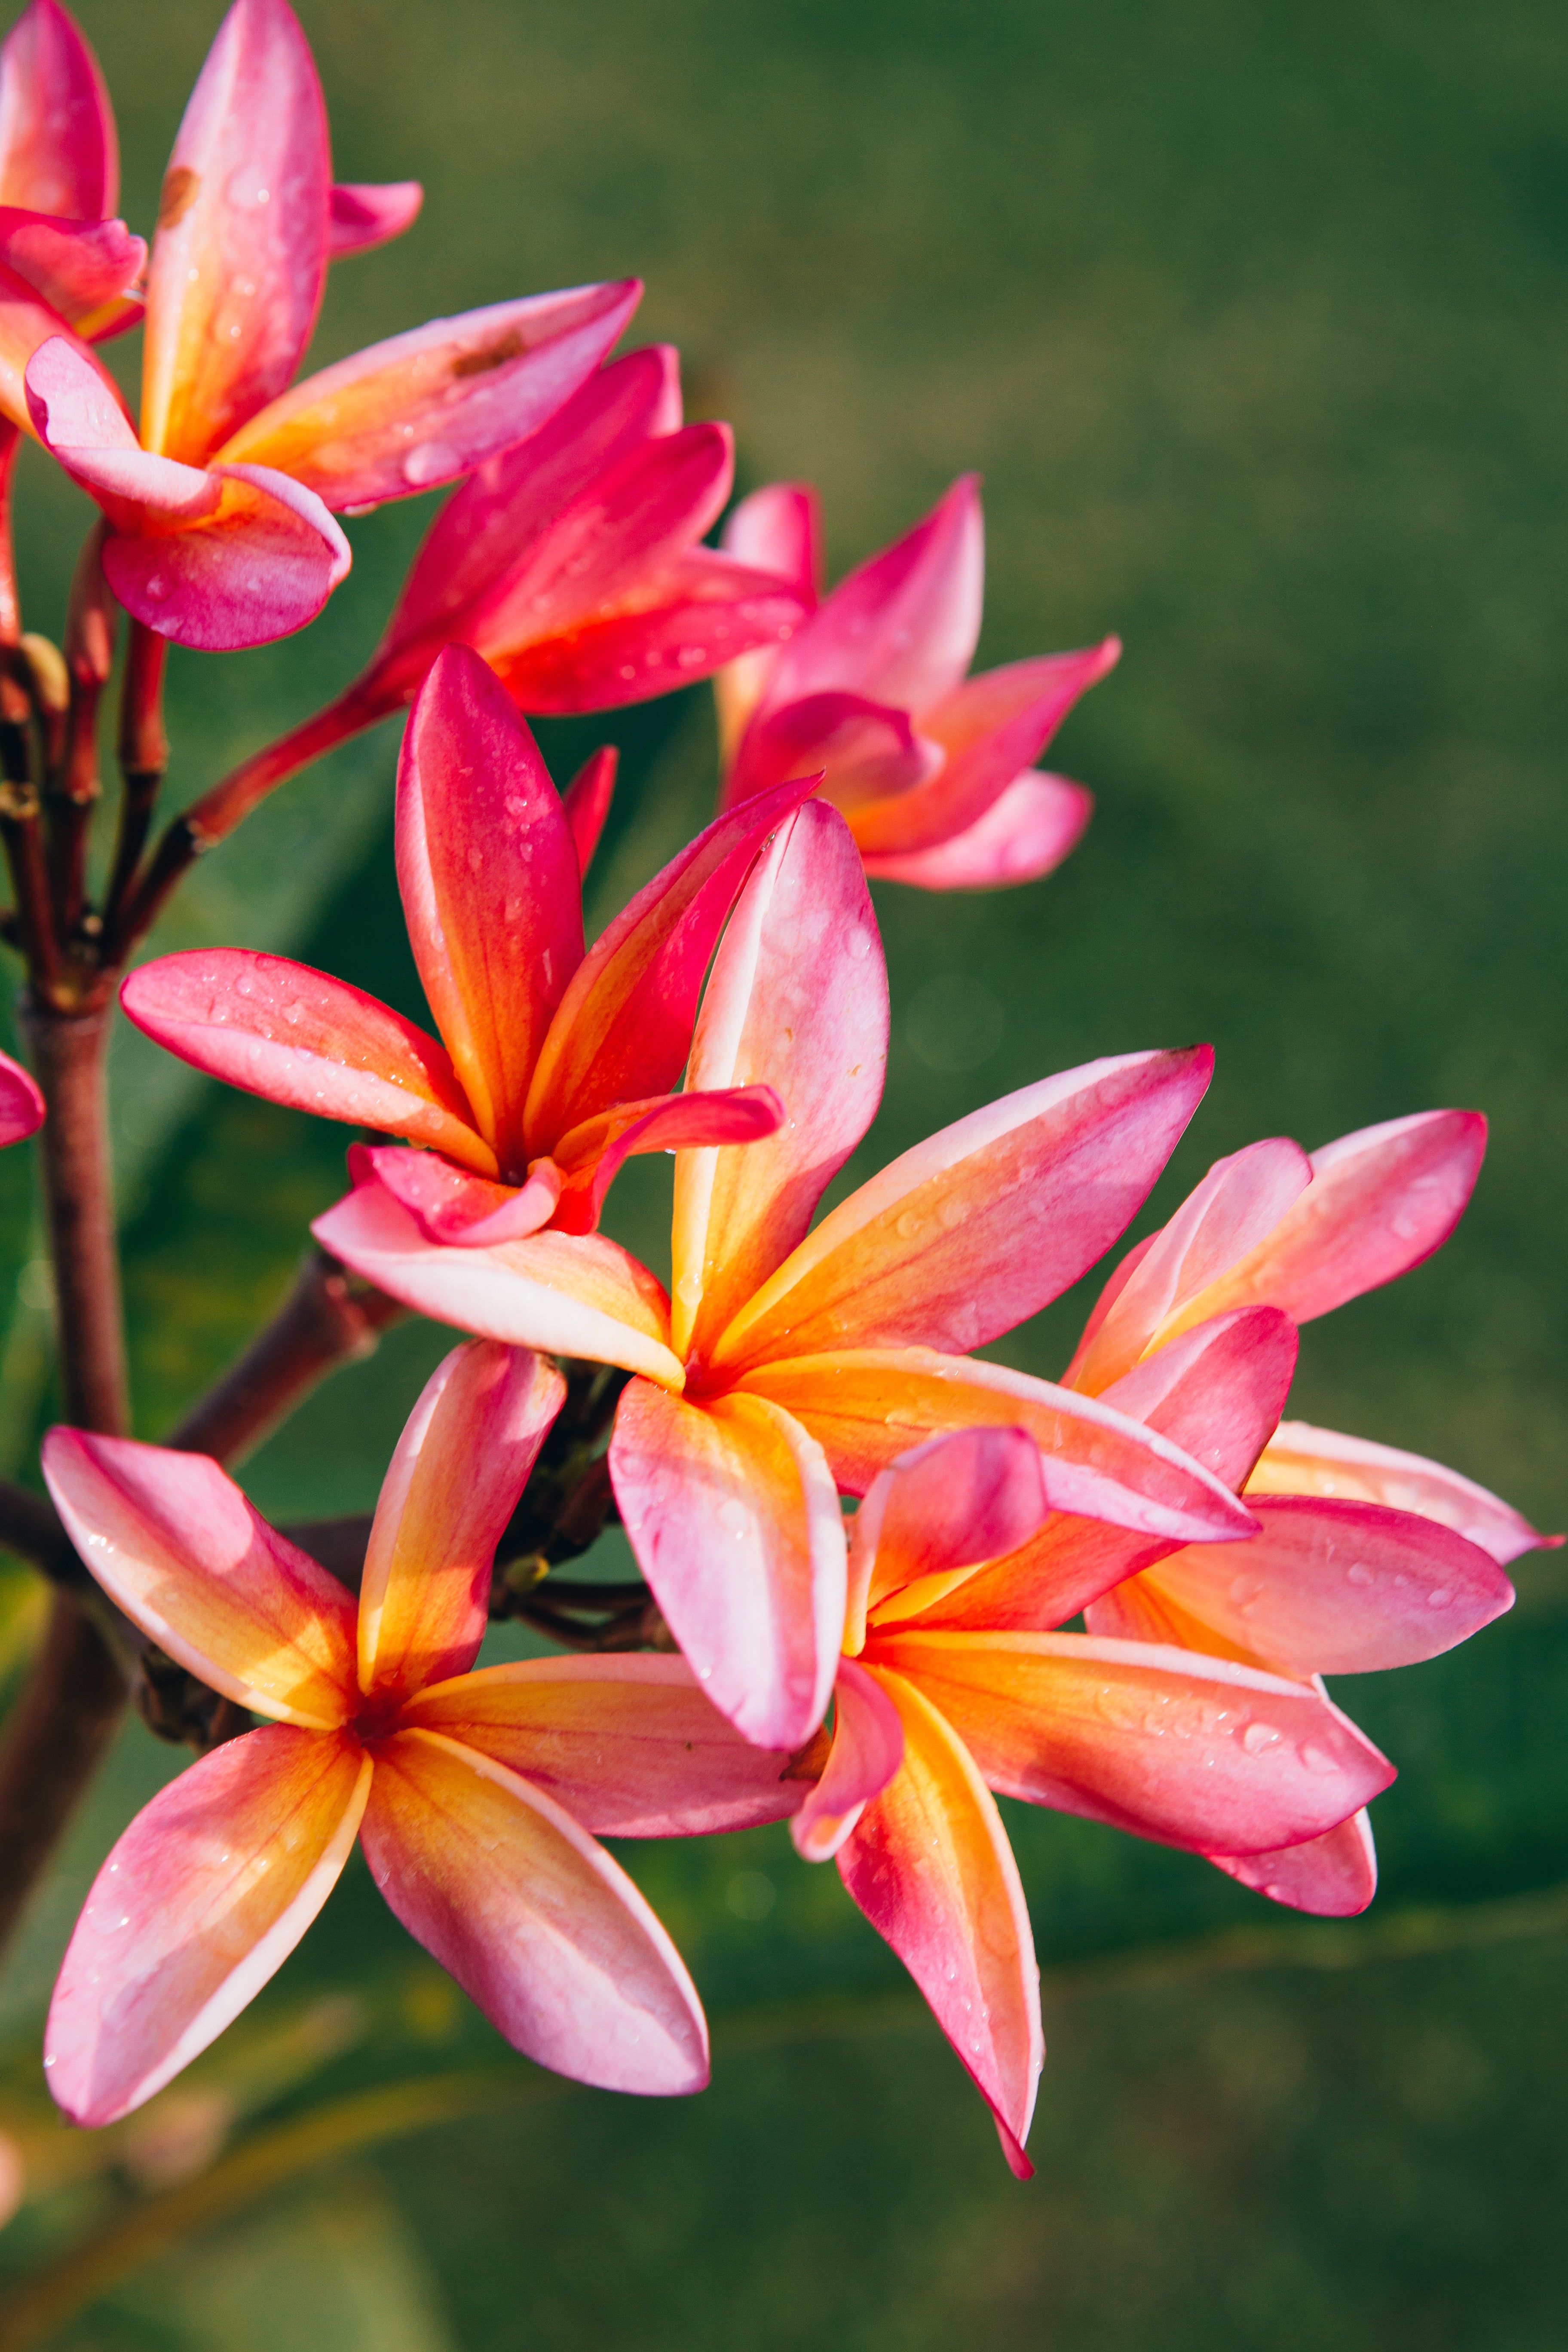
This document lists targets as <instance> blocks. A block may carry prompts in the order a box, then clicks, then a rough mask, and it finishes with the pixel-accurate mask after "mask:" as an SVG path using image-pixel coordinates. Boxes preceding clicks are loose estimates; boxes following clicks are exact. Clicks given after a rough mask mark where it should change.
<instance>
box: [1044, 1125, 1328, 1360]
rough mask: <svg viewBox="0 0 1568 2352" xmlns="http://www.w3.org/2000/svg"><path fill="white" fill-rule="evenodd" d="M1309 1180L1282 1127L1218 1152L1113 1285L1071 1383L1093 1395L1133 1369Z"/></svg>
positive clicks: (1305, 1161)
mask: <svg viewBox="0 0 1568 2352" xmlns="http://www.w3.org/2000/svg"><path fill="white" fill-rule="evenodd" d="M1311 1181H1312V1167H1311V1162H1310V1160H1309V1159H1308V1158H1307V1155H1306V1153H1305V1152H1304V1151H1303V1150H1302V1149H1301V1147H1300V1144H1299V1143H1292V1142H1291V1141H1290V1140H1289V1138H1288V1137H1286V1136H1282V1135H1277V1136H1272V1137H1270V1138H1269V1139H1268V1141H1267V1142H1264V1143H1253V1144H1249V1145H1248V1146H1247V1150H1245V1151H1236V1152H1232V1154H1231V1155H1230V1157H1229V1158H1228V1159H1227V1160H1215V1164H1214V1166H1213V1167H1212V1168H1211V1169H1210V1170H1209V1171H1208V1174H1207V1175H1206V1176H1205V1178H1204V1181H1203V1182H1202V1183H1201V1184H1200V1185H1198V1186H1197V1188H1196V1190H1195V1191H1194V1192H1191V1193H1190V1194H1189V1195H1188V1197H1187V1199H1186V1200H1185V1201H1184V1202H1183V1203H1182V1205H1181V1207H1180V1208H1179V1209H1178V1210H1177V1212H1176V1213H1175V1215H1174V1216H1173V1218H1172V1219H1171V1221H1170V1223H1168V1224H1166V1225H1164V1226H1163V1227H1162V1228H1161V1230H1160V1232H1159V1233H1157V1234H1155V1235H1154V1237H1153V1241H1152V1246H1151V1247H1150V1248H1148V1249H1146V1250H1144V1251H1143V1252H1142V1254H1141V1255H1140V1257H1139V1260H1138V1264H1137V1265H1136V1266H1135V1267H1133V1268H1132V1269H1131V1272H1130V1273H1129V1274H1128V1275H1127V1276H1125V1277H1124V1278H1123V1279H1122V1280H1121V1282H1120V1283H1119V1284H1118V1285H1117V1288H1116V1293H1115V1296H1114V1297H1112V1299H1111V1300H1110V1304H1109V1306H1108V1308H1107V1311H1106V1313H1105V1315H1104V1316H1103V1318H1099V1319H1098V1320H1097V1322H1096V1326H1095V1330H1094V1335H1093V1337H1092V1339H1086V1341H1085V1342H1084V1344H1083V1345H1081V1346H1080V1347H1079V1351H1078V1353H1077V1355H1076V1356H1075V1357H1074V1358H1073V1360H1072V1362H1071V1363H1070V1364H1069V1365H1068V1369H1067V1371H1066V1372H1065V1373H1064V1375H1063V1378H1064V1380H1065V1381H1066V1382H1067V1384H1068V1387H1070V1388H1079V1389H1084V1390H1086V1391H1088V1393H1089V1395H1090V1396H1098V1395H1099V1394H1100V1391H1101V1390H1103V1389H1107V1388H1109V1387H1110V1383H1111V1381H1117V1380H1120V1379H1121V1375H1122V1373H1123V1372H1129V1371H1131V1369H1132V1367H1133V1365H1134V1364H1135V1363H1136V1362H1137V1361H1138V1360H1139V1358H1140V1357H1141V1356H1142V1355H1143V1354H1144V1353H1145V1351H1146V1350H1148V1349H1152V1348H1157V1347H1158V1346H1159V1344H1160V1340H1161V1339H1162V1337H1164V1336H1167V1332H1166V1327H1167V1326H1171V1327H1173V1328H1174V1326H1175V1325H1176V1322H1177V1318H1179V1317H1180V1315H1181V1313H1182V1310H1183V1308H1184V1307H1186V1306H1187V1305H1188V1303H1189V1302H1190V1301H1191V1300H1192V1299H1194V1298H1195V1297H1198V1296H1199V1294H1200V1293H1201V1292H1203V1291H1205V1290H1207V1289H1208V1287H1209V1286H1210V1285H1211V1284H1212V1283H1214V1282H1215V1281H1216V1280H1217V1279H1218V1277H1219V1276H1221V1275H1223V1274H1224V1273H1226V1271H1227V1269H1228V1268H1229V1267H1231V1266H1233V1265H1235V1264H1236V1262H1237V1258H1240V1257H1245V1256H1246V1255H1247V1253H1248V1252H1249V1251H1250V1250H1252V1249H1254V1248H1255V1247H1256V1246H1257V1245H1258V1243H1259V1242H1261V1241H1263V1240H1265V1239H1266V1238H1267V1236H1268V1234H1271V1233H1272V1232H1273V1230H1274V1228H1275V1226H1276V1225H1277V1224H1278V1223H1279V1220H1280V1218H1281V1217H1283V1216H1284V1215H1285V1214H1286V1213H1287V1211H1288V1210H1289V1209H1290V1207H1291V1206H1292V1205H1293V1204H1294V1202H1296V1201H1297V1200H1298V1199H1299V1198H1300V1195H1301V1194H1302V1193H1303V1192H1305V1191H1306V1189H1307V1187H1308V1185H1309V1184H1310V1182H1311ZM1120 1271H1121V1269H1120V1268H1118V1272H1119V1273H1120ZM1113 1279H1114V1277H1113Z"/></svg>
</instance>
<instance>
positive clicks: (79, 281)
mask: <svg viewBox="0 0 1568 2352" xmlns="http://www.w3.org/2000/svg"><path fill="white" fill-rule="evenodd" d="M0 262H3V263H4V264H5V268H7V269H9V270H12V271H14V272H15V274H16V276H17V277H18V278H25V279H26V282H27V284H28V285H29V286H33V287H36V288H37V290H38V292H39V293H40V294H41V295H42V297H43V299H44V300H45V301H46V302H47V303H48V305H49V306H50V308H51V309H52V310H58V313H59V315H60V317H61V318H62V319H64V320H65V321H66V322H67V324H68V326H70V327H73V328H75V330H76V331H77V332H78V333H79V334H81V335H86V334H88V333H89V332H91V331H93V329H94V328H95V326H96V325H97V324H98V321H99V314H100V312H106V311H107V312H110V313H114V312H117V311H118V310H119V309H120V307H121V305H123V304H124V303H126V302H127V301H129V302H131V303H132V304H134V306H135V308H136V310H138V311H140V310H141V299H140V296H139V295H138V293H137V281H138V279H139V278H141V275H142V270H143V269H144V268H146V266H147V248H146V247H145V245H143V243H142V239H141V238H140V237H139V236H132V234H131V232H130V230H129V229H128V228H127V227H126V226H125V223H124V222H123V221H122V220H100V221H65V220H55V219H53V218H51V216H50V215H48V214H47V213H38V212H25V211H21V210H19V209H13V208H12V207H11V206H9V205H5V206H0ZM124 323H125V324H126V325H131V324H132V323H134V322H133V321H132V320H130V319H127V320H125V321H124Z"/></svg>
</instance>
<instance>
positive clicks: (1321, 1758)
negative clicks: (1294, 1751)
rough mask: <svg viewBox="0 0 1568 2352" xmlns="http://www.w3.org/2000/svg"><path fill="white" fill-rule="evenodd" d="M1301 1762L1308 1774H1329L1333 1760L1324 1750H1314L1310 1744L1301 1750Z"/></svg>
mask: <svg viewBox="0 0 1568 2352" xmlns="http://www.w3.org/2000/svg"><path fill="white" fill-rule="evenodd" d="M1301 1761H1302V1763H1303V1764H1304V1765H1305V1766H1306V1768H1307V1769H1308V1771H1309V1772H1319V1773H1323V1772H1331V1771H1333V1770H1334V1769H1335V1766H1334V1759H1333V1758H1332V1757H1331V1755H1330V1754H1329V1751H1328V1749H1327V1748H1314V1747H1313V1746H1312V1745H1311V1744H1310V1742H1309V1743H1308V1745H1307V1746H1306V1747H1305V1748H1302V1750H1301Z"/></svg>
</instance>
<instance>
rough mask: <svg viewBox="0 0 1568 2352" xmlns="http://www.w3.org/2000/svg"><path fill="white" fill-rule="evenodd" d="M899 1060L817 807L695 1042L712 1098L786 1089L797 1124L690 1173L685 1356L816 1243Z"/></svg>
mask: <svg viewBox="0 0 1568 2352" xmlns="http://www.w3.org/2000/svg"><path fill="white" fill-rule="evenodd" d="M887 1058H888V973H887V966H886V964H885V962H884V961H883V958H882V952H881V942H880V940H879V938H878V935H877V919H876V916H875V915H874V914H873V912H872V909H871V899H870V894H869V892H868V890H867V887H866V878H865V876H864V874H863V873H862V871H861V867H860V861H859V858H858V856H857V855H856V852H855V845H854V843H853V841H852V840H851V839H850V837H849V834H848V831H847V827H846V826H845V824H844V821H843V819H842V818H841V817H839V816H838V815H837V814H836V813H835V812H834V811H833V810H832V809H830V808H828V807H827V806H826V803H823V802H821V801H808V802H807V803H805V807H804V808H802V809H801V810H800V811H799V812H798V813H797V814H795V816H794V817H793V818H790V819H787V820H786V821H785V822H784V824H781V825H780V827H779V830H778V833H777V835H775V836H774V839H773V845H772V846H771V847H770V848H769V850H768V851H767V852H766V854H765V855H764V856H763V857H762V858H761V859H760V860H759V862H758V865H757V867H756V870H755V871H754V872H753V873H752V876H751V877H750V879H749V880H748V882H747V884H746V887H745V888H744V890H743V891H742V895H741V898H740V901H739V903H738V905H737V906H736V908H735V912H734V914H733V916H732V917H731V920H730V923H729V925H728V928H727V929H726V930H725V933H724V937H723V940H722V941H721V944H720V948H719V952H718V954H717V956H716V957H715V959H714V962H713V971H712V974H711V977H710V980H709V982H708V987H707V990H706V992H705V993H704V996H703V1001H702V1011H701V1014H700V1019H699V1021H698V1024H697V1031H696V1034H695V1036H694V1038H693V1040H692V1048H691V1064H690V1072H689V1081H690V1084H691V1085H692V1086H693V1087H731V1086H750V1085H753V1084H756V1083H758V1082H759V1081H763V1080H765V1081H766V1082H767V1083H768V1084H769V1085H770V1086H772V1087H776V1088H777V1090H778V1092H779V1094H780V1095H781V1096H782V1097H783V1098H784V1104H785V1107H786V1109H787V1111H788V1123H787V1124H786V1125H785V1126H784V1127H782V1128H781V1129H779V1130H778V1132H777V1133H776V1134H775V1135H773V1137H772V1138H771V1139H769V1140H768V1141H767V1142H765V1143H760V1144H758V1143H752V1144H749V1145H747V1146H746V1148H745V1149H744V1150H706V1151H697V1150H691V1151H684V1152H682V1153H681V1154H680V1155H679V1157H678V1159H677V1160H676V1163H675V1219H674V1226H673V1237H672V1245H671V1255H672V1259H673V1264H674V1274H675V1288H674V1305H673V1326H672V1329H673V1337H672V1339H671V1345H672V1346H673V1347H674V1348H675V1349H676V1351H677V1353H678V1354H679V1355H681V1356H683V1357H684V1356H687V1355H689V1354H690V1353H691V1352H692V1351H693V1350H695V1351H696V1352H697V1353H699V1354H702V1353H704V1352H706V1350H707V1349H708V1348H709V1347H710V1346H711V1344H712V1342H713V1340H714V1339H717V1337H718V1335H719V1334H720V1332H721V1331H722V1330H723V1329H724V1328H725V1326H726V1325H727V1324H728V1323H729V1322H730V1320H731V1318H732V1317H733V1316H734V1315H735V1314H736V1312H737V1311H738V1310H739V1309H740V1308H741V1307H742V1306H743V1305H744V1304H745V1302H746V1301H747V1299H749V1298H750V1297H752V1294H753V1293H754V1292H755V1291H756V1290H757V1289H759V1288H760V1286H762V1284H763V1282H765V1281H766V1280H767V1278H768V1276H770V1275H771V1274H772V1273H773V1270H774V1268H775V1267H776V1266H777V1265H779V1264H780V1262H781V1261H782V1260H783V1259H784V1257H786V1256H787V1255H789V1253H790V1251H791V1250H792V1249H793V1248H794V1247H795V1244H796V1243H797V1242H798V1241H800V1239H801V1238H802V1236H803V1235H804V1234H805V1231H806V1228H807V1227H808V1226H809V1224H810V1223H811V1219H812V1216H813V1213H815V1211H816V1204H817V1202H818V1201H819V1200H820V1199H821V1197H822V1193H823V1192H824V1190H825V1188H826V1185H827V1184H828V1183H829V1182H830V1181H831V1180H832V1178H833V1177H834V1176H835V1175H837V1171H838V1170H839V1169H840V1168H841V1167H842V1166H843V1164H844V1162H845V1160H847V1158H848V1157H849V1154H850V1153H851V1151H853V1150H854V1149H855V1146H856V1145H857V1144H858V1142H859V1140H860V1139H861V1137H862V1136H863V1135H864V1134H865V1132H866V1129H868V1127H869V1126H870V1124H871V1121H872V1119H873V1118H875V1116H876V1111H877V1105H878V1103H879V1100H880V1099H881V1093H882V1078H883V1073H884V1071H885V1069H886V1066H887Z"/></svg>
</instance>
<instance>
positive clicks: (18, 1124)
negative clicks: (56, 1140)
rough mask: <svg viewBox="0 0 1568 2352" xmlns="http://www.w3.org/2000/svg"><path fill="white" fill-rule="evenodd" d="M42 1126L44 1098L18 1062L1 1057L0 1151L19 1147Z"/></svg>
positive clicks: (9, 1057) (3, 1055) (8, 1056)
mask: <svg viewBox="0 0 1568 2352" xmlns="http://www.w3.org/2000/svg"><path fill="white" fill-rule="evenodd" d="M43 1123H44V1097H43V1094H42V1091H41V1089H40V1088H39V1087H38V1086H37V1082H36V1081H35V1080H34V1079H33V1078H32V1077H30V1076H29V1075H28V1073H27V1072H26V1070H25V1069H24V1068H23V1067H22V1065H21V1064H20V1062H14V1061H13V1060H12V1059H11V1056H10V1055H9V1054H0V1149H4V1147H5V1145H6V1144H7V1143H20V1142H21V1141H22V1139H23V1138H24V1137H25V1136H29V1135H33V1134H36V1133H37V1129H39V1128H40V1127H42V1125H43Z"/></svg>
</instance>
